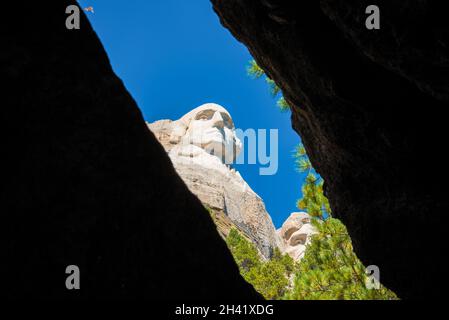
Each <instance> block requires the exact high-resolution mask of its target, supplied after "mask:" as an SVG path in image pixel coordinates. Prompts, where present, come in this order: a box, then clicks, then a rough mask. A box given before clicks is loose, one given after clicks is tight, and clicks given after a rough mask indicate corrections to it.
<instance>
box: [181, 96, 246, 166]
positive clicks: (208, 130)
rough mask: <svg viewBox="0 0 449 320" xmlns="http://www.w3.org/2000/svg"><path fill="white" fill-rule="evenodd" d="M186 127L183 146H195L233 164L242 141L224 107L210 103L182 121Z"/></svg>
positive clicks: (189, 114)
mask: <svg viewBox="0 0 449 320" xmlns="http://www.w3.org/2000/svg"><path fill="white" fill-rule="evenodd" d="M180 121H182V123H183V124H184V125H185V126H186V130H185V133H184V135H183V137H182V138H181V143H182V145H184V146H185V145H189V144H190V145H195V146H198V147H200V148H202V149H204V150H205V151H206V152H207V153H209V154H212V155H215V156H217V157H219V158H220V159H221V160H222V161H223V162H225V163H232V162H233V161H234V160H235V158H236V156H237V155H238V153H239V152H240V149H241V141H240V140H239V139H238V138H237V137H236V135H235V128H234V123H233V121H232V118H231V115H230V114H229V112H228V111H227V110H226V109H224V108H223V107H221V106H219V105H217V104H212V103H208V104H205V105H202V106H200V107H198V108H196V109H194V110H192V111H191V112H189V113H188V114H186V115H185V116H184V117H182V118H181V119H180Z"/></svg>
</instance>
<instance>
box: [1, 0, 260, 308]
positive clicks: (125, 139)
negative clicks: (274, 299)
mask: <svg viewBox="0 0 449 320" xmlns="http://www.w3.org/2000/svg"><path fill="white" fill-rule="evenodd" d="M33 3H34V4H27V5H19V4H5V7H3V8H2V13H3V15H2V19H1V25H0V26H1V28H0V33H1V39H2V50H1V51H0V68H1V69H0V70H1V78H2V97H1V115H2V118H1V119H2V129H3V134H2V142H3V143H2V156H1V157H2V168H1V170H2V174H1V177H2V179H1V181H2V183H1V184H2V188H1V198H0V203H1V209H0V211H1V217H2V219H1V230H0V234H1V236H2V240H1V254H2V263H1V270H2V272H1V275H2V286H1V287H2V290H1V294H2V295H3V296H7V297H10V298H11V297H33V298H154V299H172V300H178V301H186V300H196V299H207V300H214V299H223V298H228V299H229V298H233V299H255V298H259V296H258V294H256V293H255V291H254V290H253V288H252V287H251V286H250V285H248V284H247V283H246V282H245V281H244V280H243V279H242V278H241V277H240V275H239V272H238V269H237V267H236V265H235V263H234V261H233V259H232V257H231V255H230V254H229V252H228V250H227V248H226V245H225V244H224V242H223V241H222V240H221V238H220V237H219V235H218V233H217V232H216V229H215V226H214V224H213V222H212V221H211V219H210V217H209V214H208V212H207V211H206V210H205V209H204V208H203V207H202V205H201V203H200V202H199V201H198V200H197V198H196V197H194V196H193V195H192V194H191V193H190V192H189V191H188V189H187V188H186V186H185V185H184V184H183V182H182V181H181V179H180V178H179V177H178V176H177V174H176V173H175V171H174V169H173V167H172V165H171V163H170V160H169V159H168V157H167V156H166V153H165V152H164V149H163V148H162V146H160V144H159V143H157V141H156V139H155V137H154V136H153V135H152V134H151V133H150V132H149V130H148V129H147V127H146V125H145V123H144V120H143V118H142V116H141V113H140V111H139V109H138V108H137V106H136V104H135V102H134V100H133V99H132V97H131V96H130V95H129V93H128V92H127V91H126V89H125V87H124V85H123V83H122V82H121V80H120V79H119V78H117V76H116V75H115V74H114V72H113V71H112V69H111V66H110V64H109V61H108V58H107V56H106V53H105V51H104V49H103V47H102V45H101V43H100V41H99V40H98V38H97V36H96V34H95V33H94V31H93V30H92V28H91V26H90V25H89V22H88V21H87V19H86V18H85V16H84V14H82V20H81V29H80V30H67V29H66V28H65V20H66V17H67V16H68V15H67V14H65V8H66V6H67V5H68V4H69V3H70V1H58V3H51V4H50V3H48V4H43V3H41V2H39V3H38V4H36V2H33ZM117 23H120V21H117ZM174 90H176V88H174ZM71 264H75V265H77V266H79V268H80V270H81V290H78V291H77V290H72V291H69V290H67V289H66V288H65V279H66V277H67V275H66V274H65V268H66V266H68V265H71Z"/></svg>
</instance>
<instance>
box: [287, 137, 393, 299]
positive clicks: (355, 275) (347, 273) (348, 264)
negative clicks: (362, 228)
mask: <svg viewBox="0 0 449 320" xmlns="http://www.w3.org/2000/svg"><path fill="white" fill-rule="evenodd" d="M294 156H295V158H296V168H297V170H298V171H300V172H305V171H307V172H308V175H307V177H306V179H305V182H304V184H303V187H302V193H303V197H302V198H301V199H300V200H298V202H297V206H298V208H299V209H301V210H305V211H307V212H308V213H309V214H310V215H311V216H312V217H313V218H314V219H312V224H313V225H314V226H315V228H316V230H317V232H318V233H317V234H316V235H313V236H312V240H311V243H310V244H309V245H308V247H307V249H306V253H305V255H304V258H303V259H302V260H301V262H300V263H299V267H298V269H297V271H296V275H295V280H294V287H293V290H292V291H291V292H289V293H287V295H286V297H285V298H286V299H294V300H298V299H299V300H305V299H307V300H316V299H320V300H322V299H326V300H330V299H382V300H383V299H388V300H390V299H397V297H396V295H395V294H394V293H393V292H391V291H390V290H388V289H386V288H385V287H383V286H381V287H380V289H368V288H367V286H366V282H367V275H366V274H365V267H364V266H363V264H362V263H361V262H360V260H359V259H358V258H357V256H356V254H355V253H354V251H353V248H352V242H351V238H350V236H349V234H348V231H347V229H346V227H345V226H344V225H343V223H341V221H340V220H338V219H334V218H332V217H331V208H330V205H329V201H328V199H327V198H326V196H325V195H324V193H323V184H324V181H323V179H321V178H320V177H318V176H317V175H316V174H314V173H313V172H312V171H313V168H312V165H311V163H310V160H309V158H308V156H307V154H306V151H305V148H304V146H303V145H299V146H298V147H297V148H296V150H295V154H294Z"/></svg>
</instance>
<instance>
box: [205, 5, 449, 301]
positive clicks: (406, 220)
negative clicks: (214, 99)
mask: <svg viewBox="0 0 449 320" xmlns="http://www.w3.org/2000/svg"><path fill="white" fill-rule="evenodd" d="M212 3H213V6H214V9H215V11H216V12H217V14H218V15H219V17H220V19H221V22H222V24H223V25H224V26H225V27H226V28H228V29H229V30H230V31H231V33H232V34H233V35H234V36H235V37H236V38H237V39H238V40H239V41H241V42H243V43H244V44H245V45H246V46H247V47H248V49H249V51H250V52H251V54H252V55H253V56H254V58H255V59H256V61H257V62H258V64H259V65H260V66H261V67H262V68H263V69H264V70H265V71H266V72H267V74H268V75H269V76H270V77H271V78H272V79H274V80H275V81H276V83H278V84H279V86H280V87H281V89H282V90H283V92H284V95H285V97H286V99H287V101H288V102H289V104H290V105H291V106H292V123H293V127H294V129H295V130H296V131H297V132H298V133H299V134H300V135H301V137H302V139H303V142H304V144H305V147H306V149H307V152H308V154H309V156H310V158H311V161H312V163H313V165H314V167H315V168H316V169H317V171H318V172H319V173H320V174H321V175H322V176H323V178H324V179H325V182H326V185H325V187H326V194H327V196H328V197H329V199H330V202H331V205H332V208H333V211H334V216H336V217H338V218H340V219H341V220H342V221H343V222H344V223H345V224H346V225H347V227H348V229H349V232H350V234H351V236H352V239H353V243H354V247H355V250H356V252H357V254H358V255H359V257H360V258H361V259H362V261H363V262H364V263H365V264H366V265H371V264H374V265H378V266H379V267H380V271H381V282H383V283H384V284H385V285H386V286H388V287H389V288H391V289H393V290H394V291H395V292H396V293H397V294H398V295H399V296H400V297H402V298H420V297H423V298H431V297H433V296H437V297H438V296H440V295H439V294H440V290H443V289H444V287H445V285H446V284H447V280H445V279H446V277H445V276H444V274H445V266H444V262H443V261H444V259H445V252H446V244H445V243H446V242H447V239H446V232H445V231H446V226H447V218H446V215H447V213H448V200H447V187H446V179H447V177H448V175H447V169H446V166H447V163H448V157H447V152H446V150H445V149H446V148H447V143H446V141H445V140H446V137H447V134H446V127H447V117H446V116H445V115H446V109H447V107H448V106H449V103H448V99H449V96H448V91H449V86H448V82H449V53H448V44H449V21H448V19H447V18H445V17H444V10H443V9H442V7H440V4H438V3H437V2H433V1H425V0H422V1H400V0H397V1H395V0H389V1H377V2H376V4H377V5H378V6H379V7H380V13H381V29H380V30H375V31H371V30H367V29H366V28H365V19H366V17H367V16H368V15H367V14H365V8H366V7H367V6H368V5H370V4H372V3H370V2H368V1H338V0H322V1H282V0H245V1H238V0H212ZM261 112H263V110H261Z"/></svg>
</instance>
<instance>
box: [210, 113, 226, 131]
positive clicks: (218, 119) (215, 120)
mask: <svg viewBox="0 0 449 320" xmlns="http://www.w3.org/2000/svg"><path fill="white" fill-rule="evenodd" d="M212 125H213V126H214V127H217V128H223V127H224V121H223V117H222V116H221V114H220V112H218V111H216V112H215V113H214V116H213V117H212Z"/></svg>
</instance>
